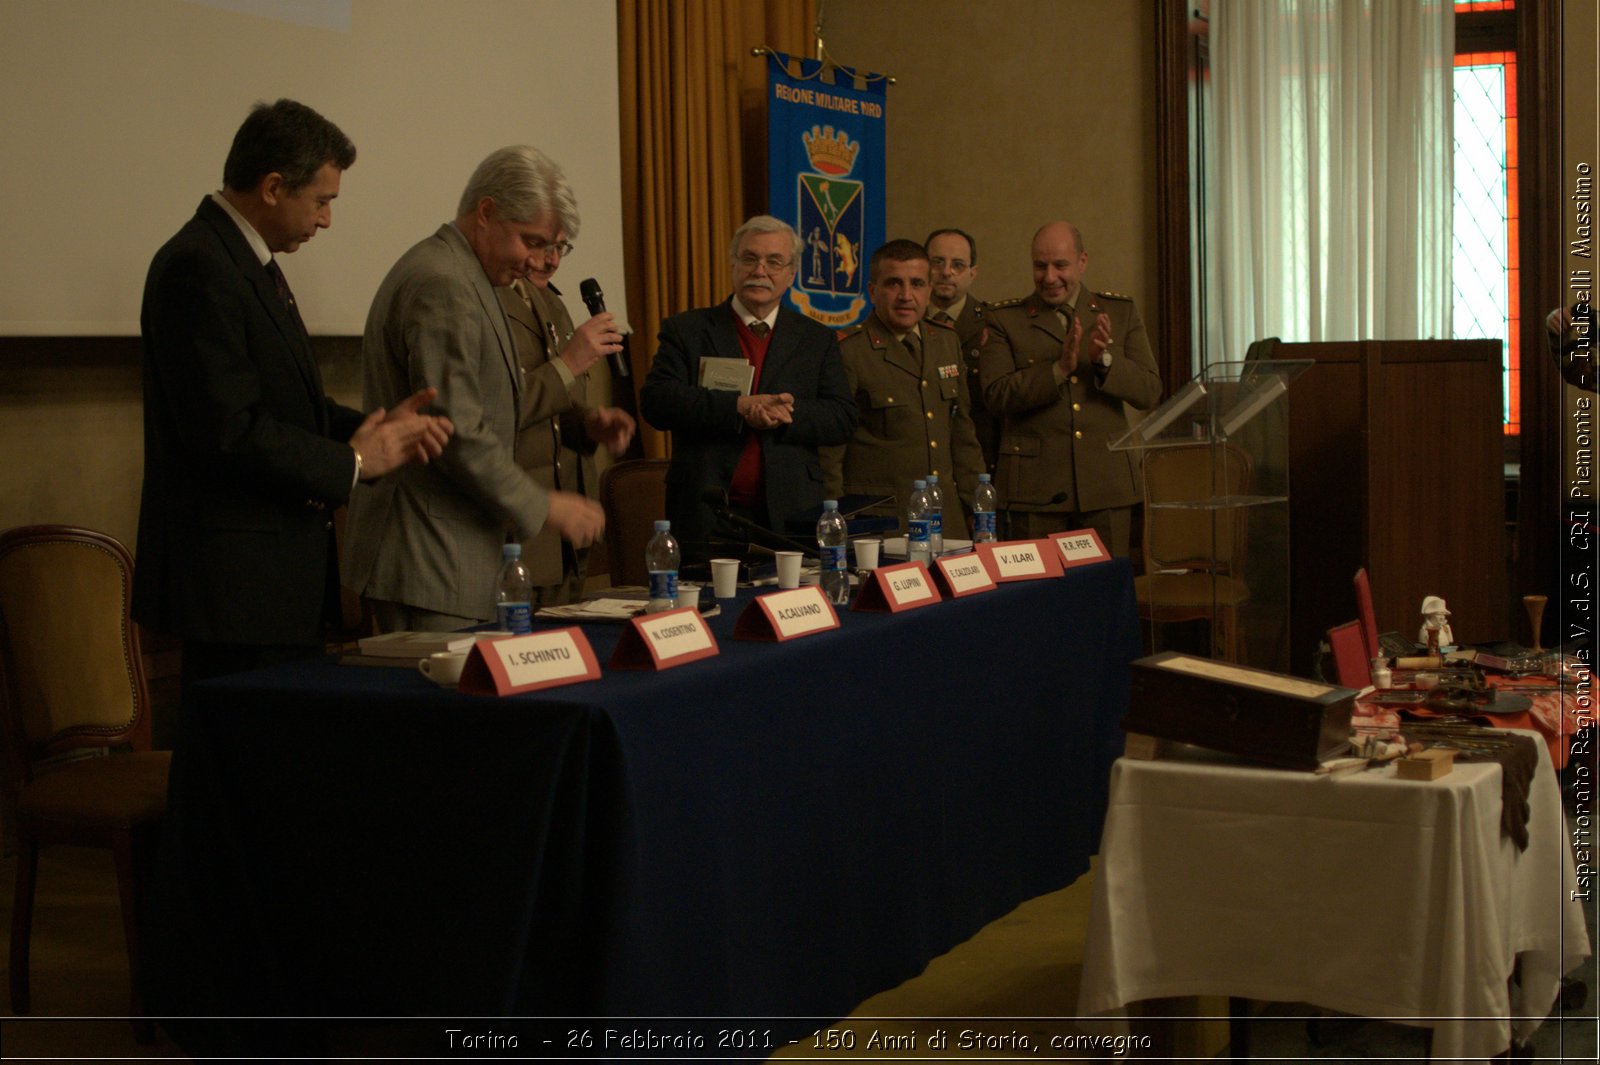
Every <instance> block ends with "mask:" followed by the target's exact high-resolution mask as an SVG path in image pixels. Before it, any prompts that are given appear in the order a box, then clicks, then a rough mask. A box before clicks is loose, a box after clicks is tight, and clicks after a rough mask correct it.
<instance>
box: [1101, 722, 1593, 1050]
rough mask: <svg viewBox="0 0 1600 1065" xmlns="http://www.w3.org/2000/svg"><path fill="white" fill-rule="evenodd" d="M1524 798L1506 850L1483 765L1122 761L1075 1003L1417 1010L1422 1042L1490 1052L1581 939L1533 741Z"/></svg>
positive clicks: (1531, 1024) (1537, 1000) (1551, 795)
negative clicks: (1512, 984) (1524, 835)
mask: <svg viewBox="0 0 1600 1065" xmlns="http://www.w3.org/2000/svg"><path fill="white" fill-rule="evenodd" d="M1530 806H1531V813H1532V816H1531V818H1530V821H1529V826H1528V828H1529V836H1530V842H1529V845H1528V849H1527V850H1526V851H1521V852H1519V851H1518V850H1517V848H1516V845H1515V844H1513V843H1512V842H1511V841H1510V840H1509V839H1507V838H1505V837H1504V836H1503V835H1502V834H1501V832H1500V768H1499V766H1498V765H1490V764H1460V765H1457V766H1456V768H1455V770H1454V772H1452V773H1451V774H1450V775H1448V776H1446V777H1443V778H1441V779H1439V780H1435V781H1428V782H1417V781H1403V780H1399V779H1397V778H1396V777H1395V776H1394V770H1393V769H1392V768H1389V769H1385V770H1375V771H1370V772H1366V773H1361V774H1357V775H1354V776H1345V777H1338V778H1329V777H1317V776H1313V775H1311V774H1306V773H1292V772H1283V771H1278V770H1269V769H1251V768H1244V767H1239V766H1232V765H1225V764H1220V763H1204V762H1188V761H1154V762H1141V761H1132V760H1129V759H1122V760H1121V761H1119V762H1117V763H1116V765H1115V767H1114V768H1113V770H1112V777H1111V803H1110V809H1109V811H1108V812H1107V815H1106V826H1105V835H1104V839H1103V842H1102V844H1101V857H1100V867H1099V872H1098V874H1097V876H1096V879H1095V886H1094V908H1093V913H1092V916H1091V919H1090V922H1089V933H1088V939H1087V943H1086V945H1085V956H1084V965H1083V981H1082V990H1081V992H1080V997H1079V1002H1078V1005H1079V1012H1080V1013H1081V1014H1083V1015H1084V1016H1090V1015H1094V1014H1104V1013H1111V1014H1116V1013H1118V1012H1119V1011H1120V1010H1121V1008H1122V1007H1124V1006H1126V1005H1127V1004H1129V1003H1132V1002H1137V1001H1140V1000H1142V999H1149V998H1163V997H1168V996H1187V995H1237V996H1241V997H1245V998H1252V999H1258V1000H1264V1001H1276V1002H1307V1003H1312V1004H1315V1005H1318V1006H1322V1007H1325V1008H1328V1009H1334V1010H1340V1011H1343V1012H1347V1013H1354V1014H1360V1015H1363V1016H1368V1017H1383V1018H1388V1019H1391V1020H1397V1021H1405V1022H1408V1023H1417V1024H1431V1025H1432V1026H1433V1028H1434V1037H1433V1053H1434V1055H1435V1057H1439V1058H1449V1057H1465V1058H1488V1057H1490V1056H1492V1055H1494V1054H1496V1053H1499V1052H1500V1051H1503V1050H1505V1049H1506V1047H1507V1046H1508V1045H1509V1043H1510V1038H1511V1035H1512V1031H1513V1022H1512V1018H1513V1017H1516V1018H1517V1020H1516V1024H1515V1031H1516V1034H1517V1037H1518V1038H1519V1039H1525V1038H1526V1037H1527V1036H1528V1035H1529V1034H1531V1033H1532V1031H1533V1030H1534V1029H1535V1028H1537V1027H1538V1025H1539V1024H1540V1022H1541V1021H1542V1020H1543V1019H1544V1017H1545V1016H1546V1014H1547V1013H1548V1011H1549V1009H1550V1006H1551V1005H1552V1003H1553V1001H1554V999H1555V996H1556V993H1557V990H1558V989H1559V985H1560V977H1561V975H1562V974H1563V973H1565V972H1567V971H1569V970H1570V969H1572V968H1573V967H1574V966H1577V965H1578V964H1580V963H1581V962H1582V961H1583V959H1585V958H1587V957H1588V956H1589V935H1588V930H1587V929H1586V928H1585V926H1584V920H1583V911H1582V908H1581V903H1579V902H1576V901H1574V900H1573V899H1572V896H1571V892H1572V891H1573V890H1574V889H1575V888H1576V886H1577V885H1576V879H1575V877H1574V875H1573V867H1572V857H1571V850H1570V848H1569V845H1568V839H1567V826H1566V821H1565V818H1564V817H1563V815H1562V810H1561V798H1560V794H1559V790H1558V786H1557V784H1556V780H1555V775H1554V773H1553V771H1552V770H1551V768H1550V762H1549V757H1548V754H1547V753H1546V752H1545V751H1544V745H1543V744H1542V743H1541V744H1540V759H1539V768H1538V771H1537V773H1536V775H1535V778H1534V781H1533V786H1532V789H1531V794H1530ZM1518 957H1520V958H1521V961H1522V974H1521V989H1522V990H1521V993H1520V995H1519V999H1520V1001H1515V1002H1513V1001H1511V1000H1510V995H1509V993H1508V990H1507V979H1508V977H1509V976H1510V974H1511V969H1512V964H1513V962H1514V960H1516V959H1517V958H1518Z"/></svg>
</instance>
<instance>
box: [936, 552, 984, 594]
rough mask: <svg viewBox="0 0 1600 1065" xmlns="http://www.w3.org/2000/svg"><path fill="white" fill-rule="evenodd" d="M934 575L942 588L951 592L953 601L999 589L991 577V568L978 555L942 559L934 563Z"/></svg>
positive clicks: (952, 556)
mask: <svg viewBox="0 0 1600 1065" xmlns="http://www.w3.org/2000/svg"><path fill="white" fill-rule="evenodd" d="M934 574H935V575H936V576H937V577H938V581H939V585H940V587H942V588H943V589H944V590H945V591H947V592H949V593H950V596H951V598H953V599H960V598H961V597H962V596H964V595H977V594H978V593H979V592H992V591H994V590H995V588H997V587H998V585H996V584H995V583H994V578H993V577H991V576H989V567H987V566H985V565H984V564H983V558H982V557H981V556H979V555H976V554H970V555H950V556H947V557H945V558H941V559H939V560H938V561H937V562H935V563H934Z"/></svg>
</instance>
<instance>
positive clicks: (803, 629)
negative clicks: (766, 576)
mask: <svg viewBox="0 0 1600 1065" xmlns="http://www.w3.org/2000/svg"><path fill="white" fill-rule="evenodd" d="M838 627H839V615H838V614H836V613H834V610H833V604H832V603H830V602H828V597H827V596H825V595H823V594H822V588H821V587H820V586H818V585H815V584H808V585H806V586H805V587H804V588H794V589H791V590H789V591H787V592H769V593H768V594H766V595H758V596H756V598H755V600H754V601H752V602H751V603H750V605H749V606H747V607H745V608H744V613H742V614H740V615H739V620H738V621H737V622H735V623H734V626H733V638H734V639H736V640H776V641H777V642H779V643H782V642H783V641H784V640H792V639H794V638H795V637H797V636H812V635H815V634H816V633H819V632H826V631H828V630H829V629H837V628H838Z"/></svg>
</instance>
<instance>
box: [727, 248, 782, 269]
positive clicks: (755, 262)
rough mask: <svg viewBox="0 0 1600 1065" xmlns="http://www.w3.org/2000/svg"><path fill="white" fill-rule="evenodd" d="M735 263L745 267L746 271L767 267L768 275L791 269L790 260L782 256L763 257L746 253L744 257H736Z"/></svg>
mask: <svg viewBox="0 0 1600 1065" xmlns="http://www.w3.org/2000/svg"><path fill="white" fill-rule="evenodd" d="M733 261H734V262H736V263H738V264H739V265H740V266H742V267H744V268H745V269H746V270H754V269H755V268H756V267H757V266H765V267H766V268H767V273H769V274H775V273H777V272H778V271H780V270H787V269H789V260H788V259H785V258H784V257H783V256H781V255H766V256H762V255H752V254H750V253H749V252H746V253H745V254H743V255H739V256H736V257H735V258H734V260H733Z"/></svg>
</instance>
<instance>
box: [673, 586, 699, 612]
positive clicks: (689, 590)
mask: <svg viewBox="0 0 1600 1065" xmlns="http://www.w3.org/2000/svg"><path fill="white" fill-rule="evenodd" d="M686 606H687V607H694V608H695V609H696V610H698V609H699V608H700V586H699V585H698V584H691V583H688V582H685V581H679V582H678V608H679V609H682V608H683V607H686Z"/></svg>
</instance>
